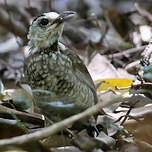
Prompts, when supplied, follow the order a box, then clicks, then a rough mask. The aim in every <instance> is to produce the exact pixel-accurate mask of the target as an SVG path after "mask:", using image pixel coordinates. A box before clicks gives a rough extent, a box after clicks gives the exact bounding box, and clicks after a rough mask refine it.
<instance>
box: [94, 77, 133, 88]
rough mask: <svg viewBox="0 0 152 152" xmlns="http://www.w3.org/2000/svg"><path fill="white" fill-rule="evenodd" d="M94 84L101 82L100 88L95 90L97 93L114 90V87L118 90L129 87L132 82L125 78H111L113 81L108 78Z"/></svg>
mask: <svg viewBox="0 0 152 152" xmlns="http://www.w3.org/2000/svg"><path fill="white" fill-rule="evenodd" d="M96 82H101V84H100V86H99V87H98V88H97V91H103V90H107V89H109V88H111V89H113V90H116V87H118V88H124V87H129V86H131V84H132V83H133V80H131V79H127V78H113V79H112V78H110V79H100V80H96ZM116 91H118V90H116Z"/></svg>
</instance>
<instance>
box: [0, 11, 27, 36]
mask: <svg viewBox="0 0 152 152" xmlns="http://www.w3.org/2000/svg"><path fill="white" fill-rule="evenodd" d="M0 14H1V19H0V25H1V26H2V27H3V28H5V29H6V30H8V31H9V32H11V33H13V34H14V35H16V36H19V37H20V38H22V39H25V38H26V33H27V31H26V28H22V27H21V26H20V25H17V24H16V22H15V21H13V20H10V18H9V17H8V16H7V15H6V14H5V13H4V12H3V11H0Z"/></svg>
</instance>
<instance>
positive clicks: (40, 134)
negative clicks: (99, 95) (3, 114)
mask: <svg viewBox="0 0 152 152" xmlns="http://www.w3.org/2000/svg"><path fill="white" fill-rule="evenodd" d="M121 99H122V97H121V96H117V97H115V98H113V99H111V100H108V101H106V102H102V103H101V102H100V103H98V104H96V105H95V106H93V107H91V108H89V109H87V110H85V111H84V112H82V113H79V114H77V115H74V116H71V117H69V118H67V119H65V120H63V121H60V122H58V123H55V124H53V125H51V126H50V127H47V128H44V129H42V130H40V131H37V132H34V133H31V134H27V135H22V136H18V137H13V138H10V139H4V140H0V148H3V147H6V146H8V145H13V144H15V145H21V144H23V143H27V142H31V141H34V140H40V139H43V138H46V137H48V136H51V135H53V134H55V133H57V132H59V131H62V130H63V129H65V128H67V127H68V126H69V125H71V124H73V123H74V122H76V121H78V120H80V119H83V118H85V117H89V116H92V115H94V114H96V113H97V112H98V111H100V110H101V108H103V107H105V106H109V105H111V104H113V103H116V102H119V101H120V100H121Z"/></svg>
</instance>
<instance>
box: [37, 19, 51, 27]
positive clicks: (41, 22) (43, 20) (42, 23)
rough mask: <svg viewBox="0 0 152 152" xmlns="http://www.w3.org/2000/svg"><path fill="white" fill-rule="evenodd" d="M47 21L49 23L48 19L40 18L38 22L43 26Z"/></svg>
mask: <svg viewBox="0 0 152 152" xmlns="http://www.w3.org/2000/svg"><path fill="white" fill-rule="evenodd" d="M48 23H49V20H48V19H47V18H42V19H41V20H40V22H39V24H40V25H43V26H45V25H47V24H48Z"/></svg>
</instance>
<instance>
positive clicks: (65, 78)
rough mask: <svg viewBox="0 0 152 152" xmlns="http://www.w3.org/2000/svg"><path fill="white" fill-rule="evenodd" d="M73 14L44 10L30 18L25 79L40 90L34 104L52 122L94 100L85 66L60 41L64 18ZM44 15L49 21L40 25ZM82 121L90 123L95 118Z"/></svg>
mask: <svg viewBox="0 0 152 152" xmlns="http://www.w3.org/2000/svg"><path fill="white" fill-rule="evenodd" d="M51 13H52V14H51ZM72 14H73V12H69V11H67V12H64V13H63V14H60V15H59V14H57V13H54V12H50V13H45V14H43V15H41V16H40V17H38V18H36V19H35V20H34V21H33V23H32V25H31V27H30V31H29V34H28V38H29V40H30V41H29V45H30V47H31V50H30V54H29V56H28V57H27V58H26V59H25V65H24V83H25V82H26V83H27V84H29V85H30V86H31V88H32V89H37V90H39V91H35V92H34V99H35V106H36V107H37V108H39V111H41V113H42V114H44V115H45V116H47V117H48V118H49V119H50V120H51V121H53V122H56V121H60V120H62V119H64V118H67V117H68V116H71V115H73V114H76V113H79V112H82V111H84V110H85V109H87V108H89V107H91V106H93V105H94V104H95V103H96V102H97V95H96V89H95V86H94V83H93V81H92V79H91V76H90V74H89V73H88V70H87V68H86V66H85V65H84V63H83V62H82V60H81V59H80V58H79V57H78V56H77V55H76V54H75V53H74V52H73V51H71V50H70V49H68V48H66V47H65V46H64V45H63V44H62V43H60V42H59V38H60V36H61V34H62V29H63V22H64V20H65V19H66V18H67V17H68V16H70V15H72ZM44 18H45V19H48V21H49V23H48V24H49V25H48V26H47V25H46V26H42V27H41V25H40V24H41V22H42V20H43V19H44ZM46 23H47V21H44V24H46ZM46 31H47V32H46ZM44 90H45V91H44ZM81 124H84V125H87V124H89V125H90V124H91V125H93V124H94V119H93V118H91V119H89V120H86V121H81Z"/></svg>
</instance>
